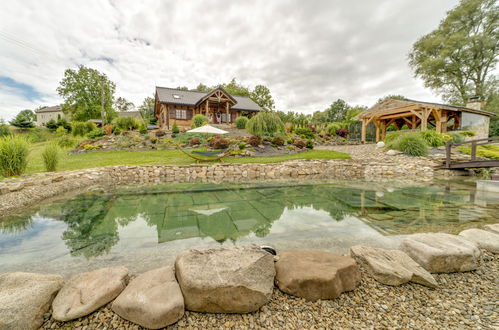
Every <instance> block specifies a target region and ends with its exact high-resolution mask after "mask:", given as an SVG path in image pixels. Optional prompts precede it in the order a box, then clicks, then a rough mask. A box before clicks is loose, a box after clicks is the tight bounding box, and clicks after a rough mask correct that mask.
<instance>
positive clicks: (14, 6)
mask: <svg viewBox="0 0 499 330" xmlns="http://www.w3.org/2000/svg"><path fill="white" fill-rule="evenodd" d="M456 4H457V0H442V1H438V2H435V1H432V0H422V1H417V2H416V1H411V0H384V1H374V0H366V1H340V0H336V1H310V2H304V1H264V0H258V1H252V2H236V1H210V2H206V1H159V0H151V1H110V2H105V1H97V0H89V1H36V0H26V1H22V2H17V1H10V2H3V3H2V4H1V5H0V53H1V56H0V77H8V78H11V79H14V80H15V81H16V82H19V83H22V84H26V85H29V86H32V87H33V88H34V89H35V90H36V91H37V92H38V93H40V94H41V95H42V97H41V99H37V100H33V101H29V100H27V99H25V98H24V97H23V96H22V95H20V94H19V93H18V92H16V90H15V89H12V88H6V87H5V86H3V85H0V117H4V118H7V119H9V118H11V117H12V116H13V115H15V113H17V112H18V111H19V110H21V109H24V108H35V107H37V106H39V105H52V104H54V103H57V102H60V99H59V98H58V96H57V93H56V88H57V86H58V83H59V81H60V80H61V78H62V76H63V73H64V70H65V69H67V68H74V67H76V66H77V65H79V64H83V65H87V66H91V67H93V68H96V69H98V70H101V71H103V72H104V73H106V74H107V75H108V76H109V77H110V78H111V79H112V80H113V81H115V82H116V84H117V95H118V96H124V97H126V98H128V99H130V100H131V101H133V102H134V103H135V104H140V102H141V101H142V99H143V98H144V97H145V96H149V95H152V93H153V92H154V86H155V85H159V86H171V87H176V86H180V85H186V86H189V87H195V86H196V85H197V84H198V83H199V82H203V83H205V84H208V85H210V84H217V83H220V82H227V81H229V80H230V79H231V78H233V77H237V78H238V80H240V81H241V82H242V83H243V84H245V85H248V86H250V87H252V86H254V85H256V84H260V83H262V84H265V85H267V86H268V87H269V88H270V89H271V91H272V93H273V95H274V98H275V99H276V104H277V106H278V107H279V108H280V109H283V110H294V111H304V112H309V113H310V112H313V111H315V110H319V109H324V108H325V107H327V106H328V105H329V104H330V103H331V102H333V101H334V100H335V99H337V98H342V99H344V100H346V101H347V102H349V103H352V104H365V105H370V104H372V103H373V102H375V101H376V100H377V99H378V98H379V97H381V96H384V95H386V94H393V93H397V94H403V95H406V96H407V97H412V98H420V99H426V100H439V98H438V97H436V96H434V95H432V94H431V93H430V91H428V90H425V89H424V88H423V87H422V84H421V82H419V81H417V80H416V79H414V78H413V77H412V73H411V71H410V69H409V68H408V65H407V53H408V52H409V50H410V47H411V45H412V43H413V42H414V41H415V40H416V39H417V38H418V37H420V36H422V35H423V34H425V33H428V32H429V31H431V30H432V29H433V28H435V27H436V26H437V24H438V22H439V21H440V20H441V19H442V18H443V17H444V15H445V12H446V11H448V10H450V9H451V8H452V7H453V6H455V5H456Z"/></svg>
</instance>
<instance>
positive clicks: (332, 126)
mask: <svg viewBox="0 0 499 330" xmlns="http://www.w3.org/2000/svg"><path fill="white" fill-rule="evenodd" d="M339 129H341V124H340V123H331V124H329V125H328V126H327V128H326V131H327V132H328V133H329V135H336V131H337V130H339Z"/></svg>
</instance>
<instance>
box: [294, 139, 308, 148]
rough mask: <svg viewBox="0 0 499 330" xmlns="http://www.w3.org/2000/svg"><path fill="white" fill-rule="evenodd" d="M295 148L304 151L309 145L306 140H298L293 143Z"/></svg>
mask: <svg viewBox="0 0 499 330" xmlns="http://www.w3.org/2000/svg"><path fill="white" fill-rule="evenodd" d="M293 146H295V147H296V148H298V149H303V148H305V147H306V146H307V143H306V142H305V140H296V141H294V142H293Z"/></svg>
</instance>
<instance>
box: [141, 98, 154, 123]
mask: <svg viewBox="0 0 499 330" xmlns="http://www.w3.org/2000/svg"><path fill="white" fill-rule="evenodd" d="M153 109H154V95H153V97H150V96H147V97H146V98H144V100H143V101H142V104H141V105H139V107H138V110H139V111H140V113H141V114H142V118H144V120H145V121H146V122H149V123H150V122H151V121H154V119H155V118H154V115H153V111H154V110H153Z"/></svg>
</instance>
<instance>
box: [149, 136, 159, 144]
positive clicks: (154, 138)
mask: <svg viewBox="0 0 499 330" xmlns="http://www.w3.org/2000/svg"><path fill="white" fill-rule="evenodd" d="M158 140H159V139H158V138H157V137H155V136H151V143H152V144H156V143H158Z"/></svg>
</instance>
